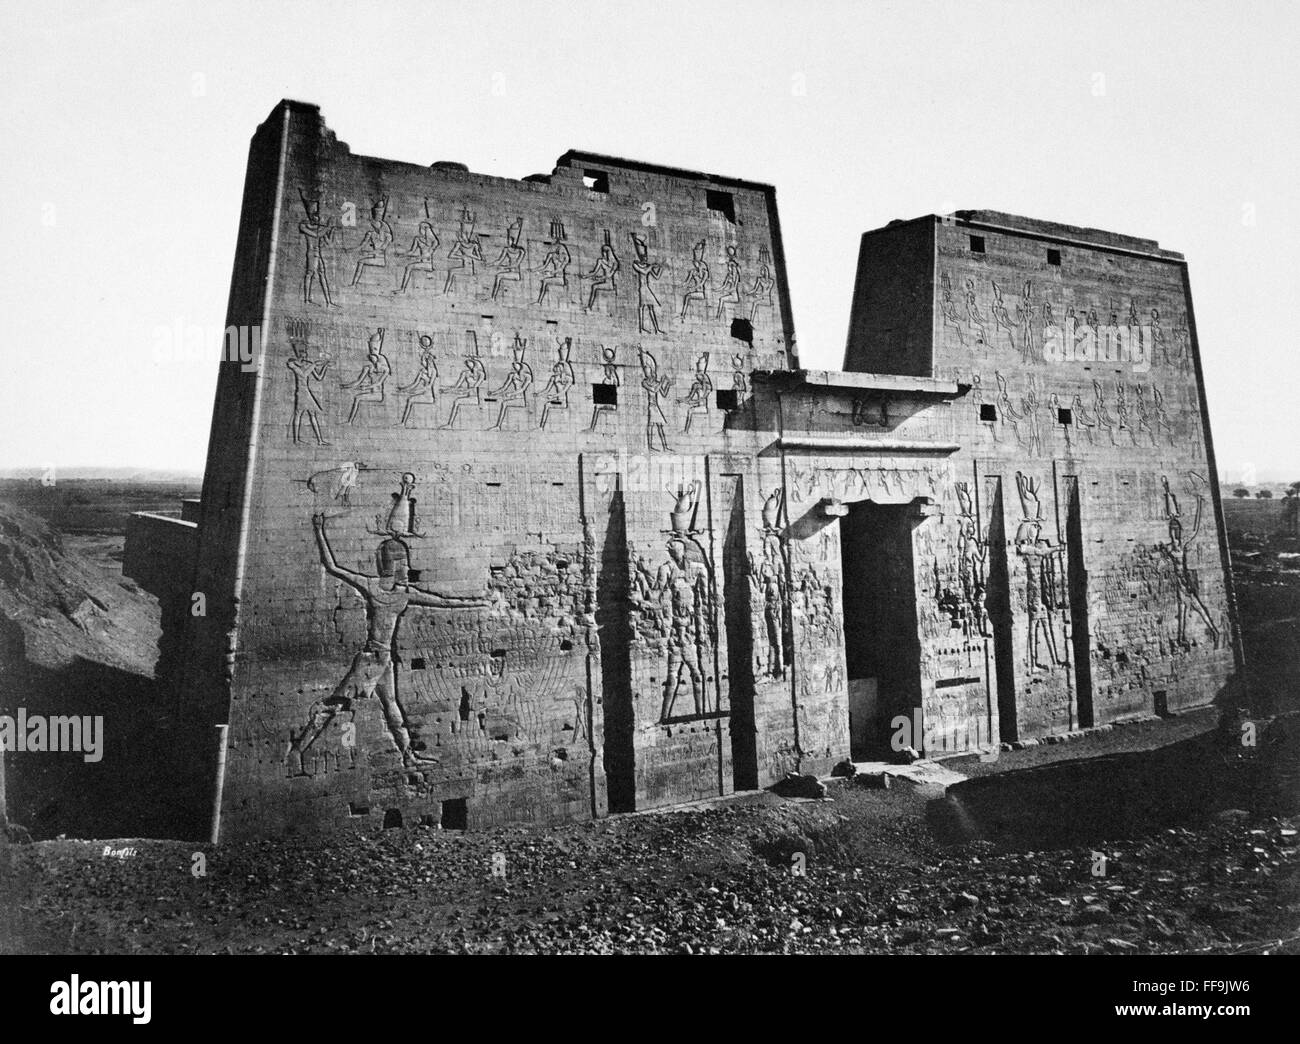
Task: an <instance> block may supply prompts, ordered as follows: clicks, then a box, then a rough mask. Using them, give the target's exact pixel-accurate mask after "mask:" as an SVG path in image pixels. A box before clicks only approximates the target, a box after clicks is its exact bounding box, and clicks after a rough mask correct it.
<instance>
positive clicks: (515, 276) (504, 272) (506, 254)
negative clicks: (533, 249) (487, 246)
mask: <svg viewBox="0 0 1300 1044" xmlns="http://www.w3.org/2000/svg"><path fill="white" fill-rule="evenodd" d="M523 232H524V219H523V218H516V219H515V223H514V224H513V225H511V226H510V227H509V228H508V229H506V245H505V246H503V247H502V248H501V253H499V254H498V255H497V258H496V260H495V261H493V262H492V265H493V267H494V268H496V270H497V275H496V278H495V279H493V280H492V300H494V301H495V300H496V299H497V295H498V294H499V293H501V291H502V290H503V289H504V284H506V283H519V282H522V281H523V278H524V260H525V259H526V258H527V256H528V248H527V247H525V246H524V245H523V244H522V243H521V242H520V237H521V236H522V235H523Z"/></svg>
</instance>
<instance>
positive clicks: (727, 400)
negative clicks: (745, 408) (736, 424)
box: [714, 388, 740, 410]
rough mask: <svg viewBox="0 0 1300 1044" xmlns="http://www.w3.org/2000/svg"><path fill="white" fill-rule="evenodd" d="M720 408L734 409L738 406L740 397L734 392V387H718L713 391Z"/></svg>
mask: <svg viewBox="0 0 1300 1044" xmlns="http://www.w3.org/2000/svg"><path fill="white" fill-rule="evenodd" d="M714 394H715V396H716V398H717V403H718V409H720V410H735V409H739V408H740V397H739V396H738V395H737V394H736V389H735V388H727V389H723V388H719V389H718V390H717V391H716V392H715V393H714Z"/></svg>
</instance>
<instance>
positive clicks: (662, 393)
mask: <svg viewBox="0 0 1300 1044" xmlns="http://www.w3.org/2000/svg"><path fill="white" fill-rule="evenodd" d="M636 354H637V358H638V359H640V361H641V387H642V389H643V390H644V391H645V396H646V399H645V437H646V445H647V446H648V447H649V449H650V452H652V453H653V452H654V451H655V450H656V449H662V450H664V451H665V452H667V451H668V436H667V435H666V434H665V429H666V426H667V424H668V418H667V417H665V416H664V406H663V404H664V399H665V397H666V396H667V395H668V390H669V389H670V388H671V387H672V386H673V382H672V379H671V378H669V377H660V376H659V363H658V360H656V359H655V357H654V356H653V355H651V354H650V353H649V352H647V351H645V350H644V349H643V348H641V347H640V346H639V345H638V346H637V350H636ZM656 435H658V436H659V446H658V447H656V446H655V436H656Z"/></svg>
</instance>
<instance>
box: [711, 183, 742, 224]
mask: <svg viewBox="0 0 1300 1044" xmlns="http://www.w3.org/2000/svg"><path fill="white" fill-rule="evenodd" d="M704 200H705V203H707V204H708V207H709V209H710V210H712V211H714V212H715V213H717V214H721V215H722V216H723V217H725V218H726V219H727V220H728V221H729V222H731V223H732V224H733V225H734V224H735V223H736V203H735V200H734V199H733V198H732V196H731V193H730V192H720V191H719V190H718V189H708V190H706V191H705V194H704Z"/></svg>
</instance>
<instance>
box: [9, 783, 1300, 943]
mask: <svg viewBox="0 0 1300 1044" xmlns="http://www.w3.org/2000/svg"><path fill="white" fill-rule="evenodd" d="M933 800H934V798H933V796H932V795H931V794H929V793H927V792H926V789H925V788H919V789H918V788H913V787H911V786H910V785H908V784H905V783H896V784H895V785H894V786H893V787H892V788H891V789H890V790H888V791H884V790H878V789H870V788H866V787H862V786H857V785H855V784H854V783H851V782H837V783H835V784H833V785H832V786H831V788H830V792H829V796H828V798H827V799H826V800H820V801H818V800H807V799H804V800H794V801H782V800H780V799H774V798H771V797H768V798H766V799H764V800H763V802H762V803H756V804H746V805H733V806H730V807H720V808H710V809H700V810H690V811H681V812H671V813H659V814H652V815H635V816H628V817H622V818H619V819H615V820H605V821H602V822H597V823H589V824H582V825H574V826H568V827H564V828H561V829H558V830H553V831H548V832H545V833H542V832H540V831H531V830H522V829H516V830H493V831H488V832H484V833H481V834H463V835H462V834H453V833H447V832H440V831H436V830H423V829H416V830H410V829H407V830H402V829H396V830H389V831H385V832H383V833H381V834H370V835H358V836H356V837H353V838H351V839H348V840H346V841H337V840H328V841H322V840H309V839H294V840H289V841H284V842H275V843H271V842H257V843H237V844H231V845H228V846H223V847H221V848H220V849H217V850H213V849H210V848H206V847H200V848H196V847H194V846H189V845H184V844H181V843H177V842H149V841H125V842H120V841H119V842H112V843H100V842H95V843H92V842H83V841H55V842H43V843H40V844H37V845H30V846H9V847H8V848H7V849H4V850H3V853H2V854H0V857H3V858H6V859H7V860H8V867H7V869H6V870H5V872H4V873H3V875H0V877H2V879H3V881H4V884H3V885H2V886H0V887H2V888H3V890H4V892H5V893H6V894H4V895H3V896H0V908H3V909H4V910H5V911H7V912H6V914H5V915H4V916H5V918H6V920H5V923H4V924H3V925H0V951H5V952H57V953H69V952H76V953H99V952H107V953H132V952H152V953H190V952H200V953H209V952H220V953H225V952H231V953H267V952H270V953H331V952H339V953H349V952H351V953H355V952H360V953H414V952H440V953H481V952H493V953H495V952H508V953H510V952H519V953H562V952H583V953H611V952H619V953H662V952H669V953H673V952H682V953H685V952H697V953H698V952H707V953H717V952H722V953H792V952H797V953H817V952H845V953H863V952H868V953H870V952H927V953H931V952H989V953H996V952H1015V953H1025V952H1054V953H1101V952H1113V953H1135V952H1166V953H1187V952H1212V951H1218V952H1223V951H1272V952H1277V951H1289V952H1300V945H1298V944H1297V942H1296V937H1297V936H1300V856H1298V855H1297V844H1296V837H1297V831H1296V826H1295V820H1293V819H1291V818H1287V817H1281V816H1270V815H1261V814H1252V813H1248V812H1245V811H1244V810H1243V811H1228V812H1226V813H1221V814H1220V815H1218V816H1216V817H1214V818H1212V819H1211V820H1210V821H1209V822H1207V823H1204V824H1200V825H1197V826H1194V827H1178V826H1173V827H1164V828H1159V827H1152V828H1151V829H1149V830H1147V831H1144V832H1141V833H1140V834H1138V835H1137V836H1133V837H1127V838H1121V839H1118V840H1111V841H1108V842H1104V843H1101V842H1097V843H1089V844H1079V845H1072V846H1069V847H1061V848H1051V849H1044V850H1036V849H1029V850H1026V849H1022V848H1007V847H1005V846H1000V845H998V844H996V843H993V842H990V841H985V840H975V841H966V842H964V843H958V844H955V845H949V844H946V843H945V842H944V841H943V840H942V837H941V834H942V831H938V830H936V829H935V828H934V826H933V825H932V824H931V823H930V822H929V819H930V818H931V817H929V816H927V809H928V807H929V806H930V805H931V802H932V801H933ZM105 849H108V851H107V852H106V851H105ZM124 849H125V851H124ZM200 858H202V860H203V861H204V865H202V866H201V867H200V866H199V859H200ZM801 866H802V868H803V871H804V872H803V873H802V874H800V873H799V872H798V870H799V869H800V867H801ZM198 869H202V870H203V871H204V875H203V876H195V874H196V871H197V870H198Z"/></svg>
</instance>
